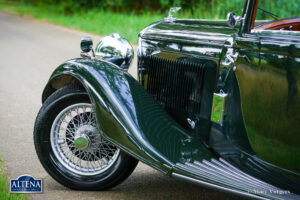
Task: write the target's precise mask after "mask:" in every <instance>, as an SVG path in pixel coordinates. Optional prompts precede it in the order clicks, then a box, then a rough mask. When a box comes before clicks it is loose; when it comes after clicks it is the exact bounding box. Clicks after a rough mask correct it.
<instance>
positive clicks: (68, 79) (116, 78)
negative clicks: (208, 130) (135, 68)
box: [42, 58, 298, 199]
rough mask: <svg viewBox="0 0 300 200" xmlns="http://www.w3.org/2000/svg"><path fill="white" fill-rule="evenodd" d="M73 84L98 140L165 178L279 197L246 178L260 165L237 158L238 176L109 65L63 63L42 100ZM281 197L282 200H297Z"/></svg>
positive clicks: (269, 186) (263, 170)
mask: <svg viewBox="0 0 300 200" xmlns="http://www.w3.org/2000/svg"><path fill="white" fill-rule="evenodd" d="M74 82H79V83H81V84H82V85H83V86H84V88H85V89H86V91H87V93H88V95H89V97H90V99H91V102H92V104H93V109H94V111H95V113H96V119H97V124H98V126H99V127H98V128H99V130H100V131H101V134H102V136H103V137H104V138H106V139H107V140H109V141H111V142H112V143H113V144H115V145H116V146H117V147H119V148H120V149H122V150H123V151H125V152H127V153H128V154H130V155H131V156H133V157H135V158H136V159H138V160H140V161H142V162H144V163H146V164H147V165H149V166H152V167H154V168H156V169H157V170H159V171H161V172H163V173H165V174H167V175H169V176H172V177H174V178H177V179H181V180H185V181H188V182H192V183H196V184H200V185H202V186H206V187H211V188H214V189H218V190H222V191H228V192H231V193H236V194H239V195H243V196H247V197H251V198H258V199H265V198H268V199H281V198H282V196H280V195H282V194H279V193H275V192H276V191H282V189H280V187H277V186H274V185H273V184H272V183H271V182H272V181H270V183H271V184H270V183H268V182H269V181H267V182H264V181H261V180H260V179H258V178H256V177H255V176H251V175H250V173H249V174H248V172H247V169H250V168H251V169H252V170H253V169H255V170H257V172H258V173H267V172H269V171H270V170H269V169H268V168H266V167H265V165H261V164H260V163H259V162H257V161H256V160H255V158H254V157H253V156H250V155H245V154H243V155H244V156H243V157H241V158H240V159H243V160H244V161H243V162H241V163H242V164H243V165H246V166H244V167H241V168H244V170H243V171H242V170H241V169H240V167H236V166H238V165H237V164H232V163H234V161H228V159H226V158H225V157H224V158H223V157H219V156H218V155H216V154H214V153H213V151H211V150H210V149H208V148H207V147H206V146H205V144H204V143H202V142H201V141H200V140H198V139H196V138H194V137H192V136H191V135H189V134H188V133H187V132H186V130H184V129H183V128H181V126H180V125H179V124H177V123H176V122H175V121H174V120H173V119H172V118H171V117H170V116H169V115H168V114H167V113H166V112H165V111H164V110H163V108H162V107H161V106H160V105H159V104H158V103H157V102H156V101H155V100H154V99H153V98H152V97H151V96H150V95H149V94H148V93H147V92H146V91H145V90H144V88H143V87H142V86H141V85H140V84H139V83H138V82H137V81H136V80H135V79H134V78H133V77H132V76H131V75H130V74H128V73H127V72H126V71H125V70H123V69H121V68H119V67H118V66H117V65H115V64H112V63H109V62H106V61H104V60H98V59H89V58H78V59H73V60H69V61H67V62H65V63H63V64H62V65H60V66H59V67H58V68H57V69H56V70H55V71H54V72H53V74H52V75H51V77H50V80H49V82H48V84H47V85H46V88H45V89H44V92H43V99H42V100H43V101H45V99H46V98H47V97H48V96H49V95H51V93H52V92H54V91H55V90H56V89H59V88H61V87H63V86H64V85H67V84H72V83H74ZM250 162H251V163H250ZM249 163H250V164H251V165H250V164H249ZM249 167H250V168H249ZM272 174H276V177H277V178H276V180H278V179H281V180H282V181H283V182H288V183H290V185H291V188H292V192H295V193H298V188H297V183H298V182H297V181H294V180H290V179H289V178H288V177H285V176H284V175H282V174H281V173H279V172H277V171H274V170H272ZM278 181H279V182H280V180H278ZM262 189H263V190H262ZM260 191H266V192H263V193H261V192H260ZM274 191H275V192H274ZM287 192H288V193H287V194H286V195H285V196H284V197H285V198H286V199H295V198H298V196H297V195H295V194H293V193H290V192H289V191H287Z"/></svg>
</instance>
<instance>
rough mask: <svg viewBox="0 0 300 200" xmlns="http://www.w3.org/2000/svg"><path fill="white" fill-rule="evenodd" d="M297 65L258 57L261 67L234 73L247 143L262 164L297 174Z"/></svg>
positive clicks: (299, 112)
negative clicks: (264, 162)
mask: <svg viewBox="0 0 300 200" xmlns="http://www.w3.org/2000/svg"><path fill="white" fill-rule="evenodd" d="M299 69H300V63H299V59H295V58H292V57H290V56H285V57H284V56H279V55H274V54H268V53H265V54H262V56H261V64H260V65H256V66H255V65H254V66H252V67H249V66H247V65H242V64H241V65H239V67H238V70H237V71H236V73H237V76H238V78H239V86H240V90H241V95H242V107H243V114H244V119H245V122H246V125H247V132H248V135H249V139H250V143H251V145H252V147H253V148H254V150H255V151H256V153H258V154H259V155H260V156H261V157H263V158H264V159H265V160H266V161H268V162H271V163H274V164H276V165H279V166H281V167H284V168H287V169H290V170H293V171H297V172H299V171H300V99H299V90H300V81H299V80H300V74H299Z"/></svg>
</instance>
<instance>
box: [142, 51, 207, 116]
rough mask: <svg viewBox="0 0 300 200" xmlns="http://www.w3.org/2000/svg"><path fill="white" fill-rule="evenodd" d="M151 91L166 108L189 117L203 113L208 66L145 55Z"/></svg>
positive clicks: (144, 61) (148, 86)
mask: <svg viewBox="0 0 300 200" xmlns="http://www.w3.org/2000/svg"><path fill="white" fill-rule="evenodd" d="M141 59H143V63H144V66H143V67H144V68H145V73H144V76H145V75H147V76H148V77H147V78H148V84H147V88H146V89H147V91H148V92H149V93H150V94H151V95H152V96H153V98H154V99H155V100H156V101H158V103H160V104H161V105H162V106H163V107H165V108H167V109H168V110H172V111H175V112H178V113H182V114H183V115H185V116H190V115H195V114H199V113H200V107H201V105H200V103H201V93H202V85H203V77H204V76H203V74H204V70H205V69H204V66H203V64H201V63H199V64H198V63H190V62H189V61H186V60H185V61H180V59H177V60H171V59H166V58H160V57H158V56H145V57H142V58H141Z"/></svg>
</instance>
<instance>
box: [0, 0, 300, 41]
mask: <svg viewBox="0 0 300 200" xmlns="http://www.w3.org/2000/svg"><path fill="white" fill-rule="evenodd" d="M245 1H246V0H0V10H6V11H8V12H13V13H17V14H19V15H21V16H23V15H25V16H30V17H34V18H37V19H43V20H46V21H49V22H51V23H55V24H60V25H64V26H68V27H72V28H75V29H79V30H83V31H88V32H91V33H96V34H99V35H107V34H110V33H115V32H117V33H120V34H121V35H122V36H124V37H125V38H126V39H128V40H129V41H130V42H131V43H134V44H136V43H137V37H138V33H139V32H140V31H141V30H143V29H144V28H145V27H146V26H147V25H149V24H151V23H153V22H155V21H158V20H162V19H164V18H165V17H166V16H167V15H168V11H169V8H171V7H175V6H179V7H181V8H182V9H181V10H180V11H179V12H178V13H176V14H174V15H175V16H176V17H178V18H195V19H226V16H227V13H229V12H235V13H236V14H237V15H240V16H241V15H242V11H243V7H244V4H245ZM259 7H261V8H263V9H265V10H267V11H270V12H272V13H274V14H276V15H278V16H279V17H280V18H286V17H291V16H293V17H296V16H298V17H300V0H260V5H259ZM257 19H272V18H271V17H270V16H269V15H267V14H265V13H263V12H261V11H260V12H258V18H257Z"/></svg>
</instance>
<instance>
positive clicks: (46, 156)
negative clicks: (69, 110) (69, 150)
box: [34, 90, 130, 190]
mask: <svg viewBox="0 0 300 200" xmlns="http://www.w3.org/2000/svg"><path fill="white" fill-rule="evenodd" d="M76 103H90V100H89V97H88V95H87V94H86V93H85V92H83V91H80V90H77V91H73V92H72V93H66V94H64V93H61V91H57V92H56V93H54V94H53V95H52V96H51V97H50V98H49V99H47V101H46V102H45V103H44V104H43V106H42V108H41V110H40V112H39V114H38V117H37V119H36V124H35V131H34V142H35V148H36V151H37V154H38V157H39V159H40V161H41V163H42V165H43V167H44V168H45V169H46V171H47V172H48V173H49V174H50V175H51V176H52V177H53V178H54V179H56V180H57V181H58V182H60V183H61V184H63V185H65V186H67V187H69V188H72V189H81V190H99V189H100V190H101V189H106V188H110V187H112V186H113V185H116V184H117V182H118V181H120V180H118V177H119V176H121V174H122V170H123V169H124V168H126V166H122V165H126V162H130V159H129V160H128V155H126V154H125V153H124V152H122V151H120V154H119V156H118V158H117V160H116V161H115V162H114V164H113V165H112V166H111V167H110V168H108V169H107V170H105V171H104V172H102V173H100V174H98V175H92V176H82V175H78V174H76V173H74V172H72V171H70V170H68V169H67V168H65V167H64V166H63V165H62V164H61V163H60V162H59V161H58V159H57V158H56V156H55V154H54V152H53V150H52V147H51V142H50V133H51V127H52V124H53V122H54V120H55V118H56V116H57V115H58V114H59V113H60V112H61V111H62V110H63V109H65V108H66V107H68V106H70V105H73V104H76Z"/></svg>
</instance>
